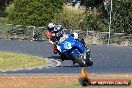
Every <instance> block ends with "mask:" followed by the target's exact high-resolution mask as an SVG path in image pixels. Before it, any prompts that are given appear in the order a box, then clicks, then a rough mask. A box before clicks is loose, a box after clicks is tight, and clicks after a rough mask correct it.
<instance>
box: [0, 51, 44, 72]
mask: <svg viewBox="0 0 132 88" xmlns="http://www.w3.org/2000/svg"><path fill="white" fill-rule="evenodd" d="M45 64H46V61H45V60H43V58H41V57H37V56H31V55H27V54H18V53H9V52H0V70H12V69H22V68H27V67H37V66H41V65H45Z"/></svg>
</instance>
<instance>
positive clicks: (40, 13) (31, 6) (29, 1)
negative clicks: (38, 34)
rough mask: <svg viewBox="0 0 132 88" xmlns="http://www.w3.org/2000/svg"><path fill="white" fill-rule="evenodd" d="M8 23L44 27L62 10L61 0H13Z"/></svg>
mask: <svg viewBox="0 0 132 88" xmlns="http://www.w3.org/2000/svg"><path fill="white" fill-rule="evenodd" d="M13 4H14V11H13V12H12V13H10V14H9V22H11V23H13V24H21V25H34V26H44V25H46V24H47V23H48V22H50V21H51V20H52V18H54V15H56V14H58V13H59V12H60V11H61V10H62V9H63V8H62V6H63V0H14V2H13Z"/></svg>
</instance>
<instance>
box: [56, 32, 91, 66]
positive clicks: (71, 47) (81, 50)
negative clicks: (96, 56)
mask: <svg viewBox="0 0 132 88" xmlns="http://www.w3.org/2000/svg"><path fill="white" fill-rule="evenodd" d="M66 37H67V38H65V39H63V41H61V42H59V44H58V45H57V52H58V53H59V54H60V57H61V60H62V61H64V60H72V61H73V65H74V64H75V63H78V64H79V65H80V66H81V67H86V66H92V65H93V61H92V59H91V57H90V51H91V50H90V49H88V48H87V46H86V45H85V44H83V42H82V41H81V40H78V39H74V38H73V36H72V35H71V34H67V35H66ZM60 40H61V39H60Z"/></svg>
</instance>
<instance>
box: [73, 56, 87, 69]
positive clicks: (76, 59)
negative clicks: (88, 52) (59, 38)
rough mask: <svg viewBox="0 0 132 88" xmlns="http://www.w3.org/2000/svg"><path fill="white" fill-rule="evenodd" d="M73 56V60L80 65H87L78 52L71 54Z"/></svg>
mask: <svg viewBox="0 0 132 88" xmlns="http://www.w3.org/2000/svg"><path fill="white" fill-rule="evenodd" d="M71 56H72V58H73V60H74V61H75V62H76V63H78V64H79V65H80V67H86V65H85V64H84V62H82V60H81V59H79V56H77V55H76V54H71Z"/></svg>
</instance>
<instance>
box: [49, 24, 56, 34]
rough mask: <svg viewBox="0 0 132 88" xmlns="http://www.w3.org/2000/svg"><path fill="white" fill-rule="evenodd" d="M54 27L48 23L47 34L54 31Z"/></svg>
mask: <svg viewBox="0 0 132 88" xmlns="http://www.w3.org/2000/svg"><path fill="white" fill-rule="evenodd" d="M54 26H55V24H54V23H49V24H48V30H49V32H52V31H54Z"/></svg>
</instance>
